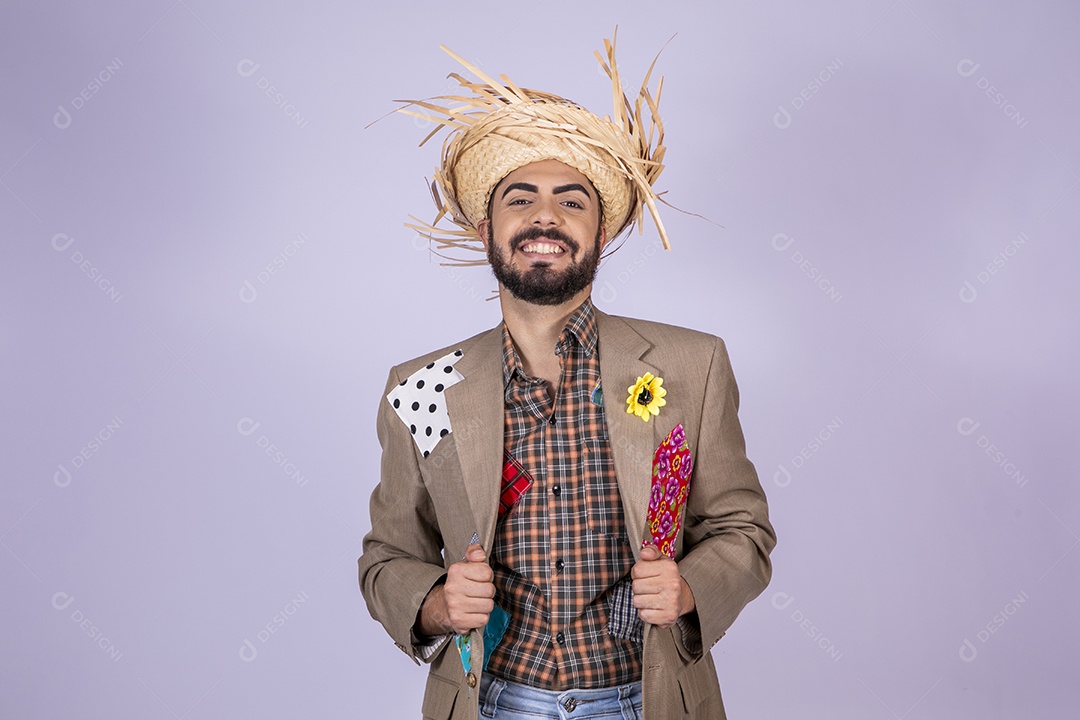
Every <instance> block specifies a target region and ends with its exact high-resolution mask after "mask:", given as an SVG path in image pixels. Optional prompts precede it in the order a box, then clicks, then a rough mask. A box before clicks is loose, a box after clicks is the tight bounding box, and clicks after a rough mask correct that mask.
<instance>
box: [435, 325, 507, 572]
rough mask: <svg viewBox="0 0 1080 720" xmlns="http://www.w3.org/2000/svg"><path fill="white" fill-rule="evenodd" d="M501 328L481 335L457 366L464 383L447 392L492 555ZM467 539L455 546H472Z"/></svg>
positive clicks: (473, 503) (498, 471)
mask: <svg viewBox="0 0 1080 720" xmlns="http://www.w3.org/2000/svg"><path fill="white" fill-rule="evenodd" d="M500 328H501V326H498V327H495V328H493V329H492V330H489V331H488V332H486V333H483V334H482V335H480V336H479V337H478V338H477V339H476V342H474V343H473V344H472V345H471V346H470V347H469V348H468V349H466V350H465V351H464V352H463V354H462V357H461V360H459V361H458V363H457V364H456V365H455V366H454V367H455V368H456V369H457V371H458V372H459V373H461V375H462V378H463V379H462V380H461V381H460V382H458V383H457V384H456V385H453V386H451V387H449V388H447V389H446V402H447V407H448V409H449V413H450V418H451V422H452V423H453V428H454V430H453V435H454V446H455V447H456V448H457V454H458V465H459V466H460V468H461V480H462V484H463V485H464V487H465V494H466V496H467V499H468V504H469V507H470V508H471V509H472V514H473V520H474V523H475V525H474V527H472V528H470V529H469V531H468V532H472V530H475V531H476V532H477V534H478V535H479V536H480V544H481V546H482V547H483V548H484V549H485V552H491V545H492V542H493V540H494V537H495V518H496V516H497V513H498V503H499V478H500V477H501V475H502V458H503V371H502V333H501V330H500ZM468 539H469V538H468V537H463V538H461V539H460V540H458V539H456V538H455V539H454V541H455V542H467V541H468Z"/></svg>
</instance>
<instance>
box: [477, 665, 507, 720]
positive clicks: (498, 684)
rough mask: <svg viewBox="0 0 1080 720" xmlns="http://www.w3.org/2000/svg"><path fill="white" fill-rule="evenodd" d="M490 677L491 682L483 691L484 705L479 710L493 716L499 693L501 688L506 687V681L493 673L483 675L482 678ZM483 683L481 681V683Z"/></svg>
mask: <svg viewBox="0 0 1080 720" xmlns="http://www.w3.org/2000/svg"><path fill="white" fill-rule="evenodd" d="M487 678H491V682H490V683H489V684H488V686H487V691H486V692H485V693H484V705H483V707H481V710H483V711H484V713H485V714H486V715H488V716H489V717H490V716H493V715H494V714H495V709H496V707H497V706H498V702H499V695H501V694H502V691H503V689H504V688H505V687H506V681H505V680H503V679H502V678H498V677H495V676H494V675H485V677H484V679H485V680H486V679H487ZM481 685H483V683H481Z"/></svg>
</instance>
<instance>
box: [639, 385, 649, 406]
mask: <svg viewBox="0 0 1080 720" xmlns="http://www.w3.org/2000/svg"><path fill="white" fill-rule="evenodd" d="M637 401H638V405H648V404H649V403H651V402H652V393H651V392H649V388H641V392H640V393H638V396H637Z"/></svg>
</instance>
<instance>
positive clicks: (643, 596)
mask: <svg viewBox="0 0 1080 720" xmlns="http://www.w3.org/2000/svg"><path fill="white" fill-rule="evenodd" d="M630 577H631V578H632V579H633V581H634V584H633V587H634V607H636V608H637V611H638V615H639V616H640V617H641V620H642V621H643V622H647V623H650V624H652V625H657V626H659V627H670V626H672V625H674V624H675V621H676V620H677V619H679V617H681V616H682V615H685V614H686V613H688V612H691V611H692V610H693V609H694V608H695V607H697V605H696V604H695V602H694V592H693V590H691V589H690V585H688V584H687V582H686V580H684V579H683V577H682V575H680V574H679V566H678V564H676V562H675V561H674V560H672V559H671V558H669V557H668V556H667V555H664V554H663V553H661V552H660V551H659V550H657V549H656V546H655V545H646V546H645V547H643V548H642V549H641V560H639V561H638V562H637V563H635V564H634V567H633V569H632V570H631V571H630Z"/></svg>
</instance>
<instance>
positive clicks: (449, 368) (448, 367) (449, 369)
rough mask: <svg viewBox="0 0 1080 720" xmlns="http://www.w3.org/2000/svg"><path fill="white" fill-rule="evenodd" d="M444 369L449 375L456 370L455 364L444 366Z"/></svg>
mask: <svg viewBox="0 0 1080 720" xmlns="http://www.w3.org/2000/svg"><path fill="white" fill-rule="evenodd" d="M442 371H443V372H444V373H446V374H447V375H449V374H450V373H452V372H454V366H453V365H447V366H446V367H444V368H443V369H442Z"/></svg>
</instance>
